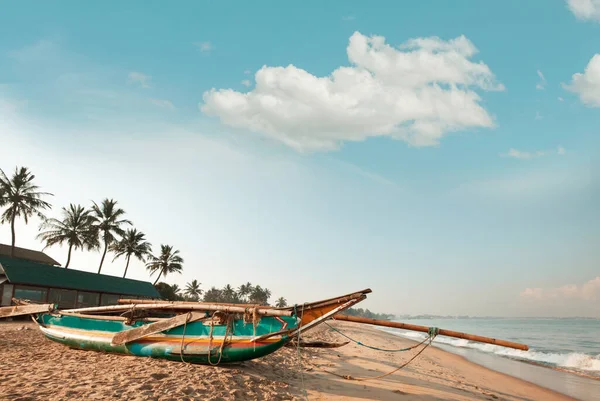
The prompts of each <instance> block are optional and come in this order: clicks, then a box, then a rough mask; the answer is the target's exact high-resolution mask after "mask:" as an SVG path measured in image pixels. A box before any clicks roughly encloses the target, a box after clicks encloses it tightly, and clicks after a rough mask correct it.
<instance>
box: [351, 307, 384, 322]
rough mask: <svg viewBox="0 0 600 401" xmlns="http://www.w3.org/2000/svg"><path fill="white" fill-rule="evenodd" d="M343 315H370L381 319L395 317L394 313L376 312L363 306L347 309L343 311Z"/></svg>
mask: <svg viewBox="0 0 600 401" xmlns="http://www.w3.org/2000/svg"><path fill="white" fill-rule="evenodd" d="M342 315H349V316H359V317H368V318H370V319H381V320H390V319H393V318H394V315H390V314H388V313H375V312H371V311H370V310H368V309H363V308H349V309H347V310H346V311H344V312H342Z"/></svg>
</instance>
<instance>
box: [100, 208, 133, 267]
mask: <svg viewBox="0 0 600 401" xmlns="http://www.w3.org/2000/svg"><path fill="white" fill-rule="evenodd" d="M92 203H93V204H94V206H92V211H93V212H94V217H95V219H96V223H95V227H96V230H97V231H98V235H100V236H101V237H102V241H103V242H104V252H103V253H102V259H100V266H99V267H98V274H100V271H101V270H102V264H103V263H104V258H105V257H106V251H107V250H108V246H109V245H110V244H112V243H113V242H114V241H115V240H116V236H121V237H122V236H123V235H124V234H125V231H124V230H123V228H121V226H123V225H125V224H129V225H131V222H130V221H129V220H126V219H122V220H119V219H120V218H121V217H123V215H124V214H125V211H124V210H123V209H121V208H117V207H116V206H117V201H115V200H112V199H108V198H107V199H104V200H103V201H102V203H101V204H100V206H98V204H96V202H92Z"/></svg>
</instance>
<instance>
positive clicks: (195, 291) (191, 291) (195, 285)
mask: <svg viewBox="0 0 600 401" xmlns="http://www.w3.org/2000/svg"><path fill="white" fill-rule="evenodd" d="M200 284H201V283H199V282H198V280H192V281H191V282H189V283H187V285H186V286H185V291H184V294H185V295H187V296H188V297H190V298H191V299H193V300H194V301H198V300H199V299H200V296H201V295H202V290H201V289H200Z"/></svg>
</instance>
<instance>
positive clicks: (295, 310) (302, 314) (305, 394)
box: [294, 303, 308, 401]
mask: <svg viewBox="0 0 600 401" xmlns="http://www.w3.org/2000/svg"><path fill="white" fill-rule="evenodd" d="M305 305H306V303H304V304H302V313H301V314H300V324H302V318H303V317H304V306H305ZM296 307H297V304H294V316H296V317H298V310H297V308H296ZM300 324H299V325H298V326H300ZM296 350H297V352H298V363H299V364H300V380H301V382H302V390H303V391H304V398H306V401H308V393H307V392H306V386H305V385H304V373H303V371H302V356H301V355H300V330H298V346H297V347H296Z"/></svg>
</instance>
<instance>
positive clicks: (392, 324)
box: [333, 314, 529, 351]
mask: <svg viewBox="0 0 600 401" xmlns="http://www.w3.org/2000/svg"><path fill="white" fill-rule="evenodd" d="M333 320H343V321H345V322H353V323H363V324H372V325H374V326H383V327H393V328H395V329H404V330H412V331H420V332H423V333H429V330H430V328H429V327H426V326H418V325H416V324H407V323H400V322H391V321H389V320H378V319H370V318H366V317H357V316H348V315H342V314H337V315H335V316H334V317H333ZM438 334H439V335H442V336H448V337H455V338H461V339H463V340H470V341H477V342H480V343H486V344H494V345H499V346H502V347H508V348H514V349H519V350H522V351H527V350H529V347H528V346H527V345H525V344H519V343H515V342H512V341H505V340H498V339H495V338H490V337H483V336H477V335H474V334H467V333H460V332H458V331H452V330H445V329H439V331H438Z"/></svg>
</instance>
